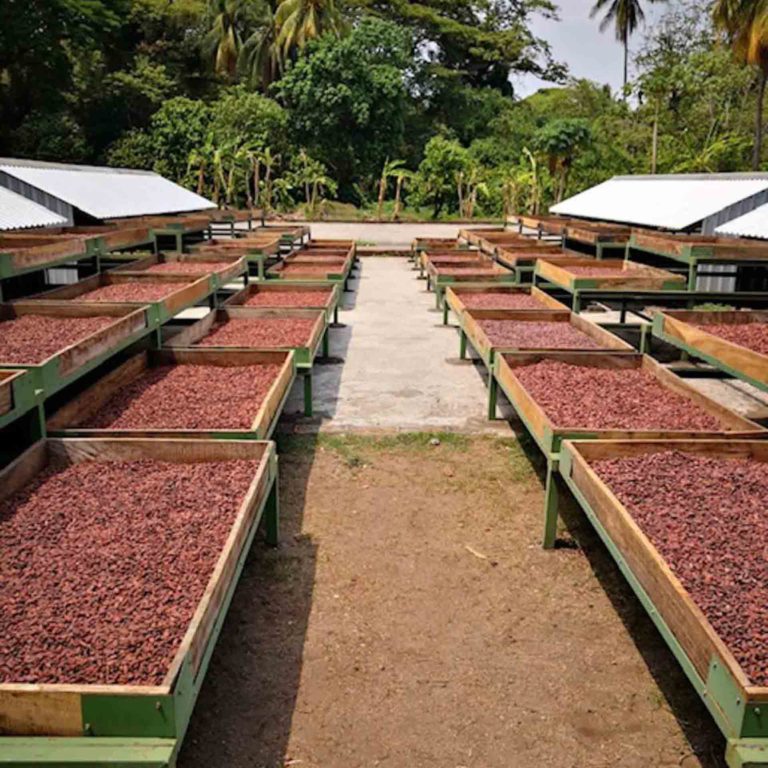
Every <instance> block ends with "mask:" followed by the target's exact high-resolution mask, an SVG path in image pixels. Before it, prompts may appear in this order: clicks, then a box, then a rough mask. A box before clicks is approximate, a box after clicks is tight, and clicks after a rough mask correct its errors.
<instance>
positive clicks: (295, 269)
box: [267, 256, 354, 284]
mask: <svg viewBox="0 0 768 768" xmlns="http://www.w3.org/2000/svg"><path fill="white" fill-rule="evenodd" d="M289 259H290V256H289V257H287V258H286V259H285V260H284V261H282V262H281V263H280V264H276V265H275V266H274V267H271V268H270V269H269V270H267V280H283V281H285V282H291V283H293V282H295V281H301V282H307V281H317V280H321V281H322V280H325V281H330V282H334V283H342V284H346V282H347V279H348V278H349V274H350V272H351V271H352V266H353V263H354V262H353V261H352V259H347V260H346V261H343V262H340V263H339V264H338V265H337V263H336V262H334V261H330V262H329V263H328V264H323V263H320V264H316V263H315V264H303V263H301V262H298V263H295V262H291V261H289ZM324 266H325V269H324V270H323V269H322V268H323V267H324ZM288 267H290V268H291V269H290V271H289V272H286V271H285V270H286V269H287V268H288Z"/></svg>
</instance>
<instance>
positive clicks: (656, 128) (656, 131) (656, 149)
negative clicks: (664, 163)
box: [651, 99, 659, 173]
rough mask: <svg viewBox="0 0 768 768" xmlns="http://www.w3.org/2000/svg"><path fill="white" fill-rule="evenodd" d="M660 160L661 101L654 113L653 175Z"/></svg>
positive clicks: (657, 103)
mask: <svg viewBox="0 0 768 768" xmlns="http://www.w3.org/2000/svg"><path fill="white" fill-rule="evenodd" d="M658 158H659V101H658V99H657V100H656V109H655V111H654V113H653V138H652V140H651V173H656V167H657V164H658Z"/></svg>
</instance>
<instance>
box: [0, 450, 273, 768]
mask: <svg viewBox="0 0 768 768" xmlns="http://www.w3.org/2000/svg"><path fill="white" fill-rule="evenodd" d="M53 456H57V457H63V458H65V459H66V460H68V461H72V462H80V461H110V460H112V461H131V460H139V459H143V460H146V459H150V460H151V459H155V460H158V461H179V462H206V461H222V460H232V459H251V460H259V461H260V464H259V468H258V470H257V472H256V474H255V475H254V477H253V480H252V482H251V485H250V487H249V489H248V491H247V492H246V494H245V495H244V497H243V501H242V504H241V506H240V510H239V512H238V514H237V516H236V518H235V521H234V523H233V525H232V528H231V530H230V534H229V537H228V539H227V541H226V543H225V545H224V546H223V547H222V550H221V555H220V556H219V560H218V562H217V563H216V566H215V567H214V569H213V571H212V573H211V577H210V580H209V582H208V586H207V587H206V590H205V593H204V594H203V597H202V598H201V600H200V602H199V604H198V606H197V610H196V611H195V613H194V616H193V618H192V621H191V622H190V624H189V628H188V629H187V632H186V634H185V636H184V638H183V639H182V642H181V644H180V645H179V648H178V651H177V653H176V656H175V658H174V660H173V662H172V664H171V666H170V668H169V670H168V673H167V675H166V677H165V679H164V681H163V683H162V684H161V685H147V686H141V685H67V684H61V685H48V684H41V685H34V684H12V683H6V684H0V724H2V729H3V731H4V732H5V733H6V734H8V735H7V736H4V737H0V752H2V753H3V755H4V762H5V763H10V764H13V765H19V764H29V763H36V764H46V763H49V764H50V763H54V764H57V765H58V764H61V761H62V760H63V761H64V762H67V764H68V765H69V764H72V765H76V764H81V765H82V764H87V765H97V764H98V765H103V764H117V765H121V766H124V765H144V766H148V765H158V766H159V765H172V764H173V762H174V761H175V757H176V754H177V752H178V749H179V747H180V744H181V741H182V739H183V738H184V734H185V732H186V729H187V726H188V724H189V720H190V717H191V714H192V709H193V707H194V704H195V700H196V698H197V695H198V693H199V691H200V687H201V685H202V681H203V678H204V677H205V673H206V671H207V668H208V664H209V662H210V658H211V654H212V653H213V649H214V646H215V644H216V640H217V639H218V636H219V633H220V631H221V627H222V624H223V621H224V618H225V616H226V613H227V609H228V607H229V604H230V602H231V600H232V596H233V594H234V591H235V588H236V586H237V581H238V578H239V576H240V572H241V571H242V568H243V564H244V562H245V558H246V556H247V554H248V551H249V549H250V546H251V543H252V541H253V538H254V536H255V533H256V530H257V528H258V526H259V523H260V521H261V520H262V518H264V519H265V521H266V531H267V538H268V541H269V542H270V543H272V544H275V543H276V542H277V537H278V516H279V508H278V499H277V485H276V479H277V455H276V450H275V445H274V443H270V442H262V441H255V440H242V441H240V440H229V441H227V440H144V439H135V440H132V439H92V440H78V439H70V440H60V439H47V440H41V441H39V442H38V443H36V444H35V445H33V446H32V447H31V448H30V449H29V450H27V451H26V452H25V453H24V454H22V456H20V457H19V458H18V459H17V460H16V461H14V462H13V463H12V464H10V465H9V466H8V467H6V468H5V469H3V470H2V471H1V472H0V478H2V481H0V489H1V490H0V493H2V495H3V496H6V495H10V494H11V493H13V492H15V491H16V490H18V489H19V488H21V487H23V486H24V485H25V484H26V483H27V482H29V481H30V480H31V479H32V478H33V477H34V476H35V475H36V474H37V473H38V472H39V471H41V470H42V469H43V467H45V466H46V464H47V463H48V461H49V460H50V458H51V457H53ZM50 737H60V738H56V739H55V740H51V738H50ZM86 755H87V757H86ZM76 756H80V759H79V761H78V760H77V759H76ZM149 756H154V757H155V758H156V759H157V761H158V762H152V760H151V759H150V757H149ZM65 757H66V758H67V759H65Z"/></svg>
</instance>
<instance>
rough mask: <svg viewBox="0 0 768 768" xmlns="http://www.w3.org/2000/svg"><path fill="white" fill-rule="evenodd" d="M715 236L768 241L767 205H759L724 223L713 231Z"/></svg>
mask: <svg viewBox="0 0 768 768" xmlns="http://www.w3.org/2000/svg"><path fill="white" fill-rule="evenodd" d="M715 234H716V235H733V236H735V237H760V238H763V239H768V205H761V206H760V207H759V208H755V210H754V211H750V212H749V213H745V214H744V215H743V216H739V217H738V218H737V219H733V220H732V221H726V222H725V224H721V225H720V226H719V227H718V228H717V229H716V230H715Z"/></svg>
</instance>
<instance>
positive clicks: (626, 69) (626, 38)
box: [624, 32, 629, 88]
mask: <svg viewBox="0 0 768 768" xmlns="http://www.w3.org/2000/svg"><path fill="white" fill-rule="evenodd" d="M628 81H629V34H628V33H627V32H624V87H625V88H626V87H627V82H628Z"/></svg>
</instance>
